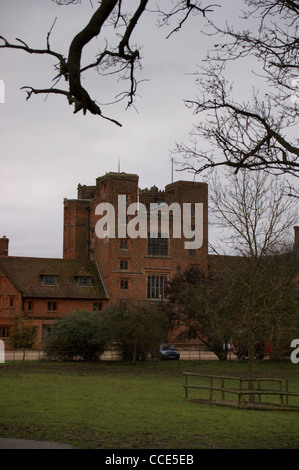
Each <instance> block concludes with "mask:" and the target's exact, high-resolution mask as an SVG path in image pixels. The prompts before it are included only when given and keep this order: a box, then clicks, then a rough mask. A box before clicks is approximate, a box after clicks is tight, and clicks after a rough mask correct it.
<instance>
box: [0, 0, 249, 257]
mask: <svg viewBox="0 0 299 470" xmlns="http://www.w3.org/2000/svg"><path fill="white" fill-rule="evenodd" d="M163 1H164V2H165V3H169V1H168V0H163ZM203 3H204V2H203ZM218 3H221V4H223V5H222V7H221V8H216V9H215V12H214V13H213V20H216V21H224V20H225V19H228V20H229V22H231V23H233V22H234V21H236V18H237V15H238V13H239V12H238V10H237V9H236V4H238V6H240V7H241V5H242V2H241V1H238V2H236V0H226V1H225V2H218ZM94 4H95V5H96V1H95V0H94ZM155 4H156V2H155V1H153V2H152V5H153V8H154V7H155ZM0 8H1V16H0V35H3V36H4V37H6V38H7V39H8V40H9V41H11V42H14V41H15V38H16V37H18V38H21V39H22V40H24V41H25V42H27V43H28V44H29V45H30V46H31V47H36V48H40V47H44V46H45V45H46V35H47V32H48V31H49V29H50V27H51V25H52V23H53V21H54V19H55V17H57V21H56V24H55V27H54V28H53V31H52V35H51V38H50V42H51V47H52V49H53V50H55V51H57V52H61V53H63V54H64V55H67V50H68V46H69V43H70V41H71V39H72V37H73V35H74V34H76V33H77V32H78V31H79V30H80V29H81V28H83V27H84V26H85V24H86V22H87V21H88V19H89V18H90V16H91V15H92V9H91V5H90V2H89V1H87V0H82V4H81V5H77V6H74V5H70V6H65V7H59V6H57V5H56V4H55V3H54V2H52V1H50V0H26V2H25V1H24V0H1V7H0ZM156 22H157V16H156V15H154V14H150V13H148V15H147V16H146V17H144V18H143V19H142V21H140V23H139V24H138V29H137V30H136V33H135V37H136V42H137V43H138V44H140V45H141V46H143V49H142V54H143V56H144V58H143V60H142V65H143V70H142V71H141V73H140V75H139V77H138V78H140V79H144V80H147V79H148V80H149V81H144V82H142V83H141V84H140V86H139V90H138V93H139V97H138V99H137V101H136V107H137V111H136V110H135V109H133V108H130V109H129V110H125V105H126V103H125V102H122V103H120V104H118V105H116V106H115V107H107V108H106V107H105V106H102V109H103V113H104V114H108V115H109V116H111V117H112V118H115V119H117V120H120V122H121V123H122V124H123V127H122V128H119V127H117V126H115V125H114V124H112V123H111V122H109V121H105V120H103V119H101V118H100V117H97V116H91V115H90V114H88V115H86V116H83V115H82V114H76V115H74V114H73V113H72V109H71V107H70V106H69V105H68V104H67V101H66V99H65V98H64V97H60V96H56V95H52V96H49V97H48V98H47V100H46V101H45V97H44V96H42V95H38V96H36V95H35V96H32V98H31V99H30V100H29V101H26V92H25V91H24V90H20V88H21V87H22V86H24V85H32V86H35V87H37V88H39V87H40V88H44V87H49V86H51V84H52V82H51V80H52V78H53V76H54V69H53V65H54V63H55V60H51V59H49V58H48V57H43V56H33V55H32V56H30V55H29V54H27V53H25V52H22V51H13V50H3V49H1V50H0V79H2V80H4V83H5V87H6V88H5V90H6V93H5V103H4V104H0V120H1V140H0V170H1V173H0V174H1V185H0V200H1V204H0V236H2V235H6V236H7V237H9V238H10V254H11V255H16V256H41V257H61V256H62V237H63V199H64V198H65V197H66V198H74V197H76V190H77V185H78V183H81V184H94V183H95V179H96V178H97V177H98V176H101V175H103V174H105V173H106V172H109V171H117V169H118V161H119V160H120V166H121V171H125V172H129V173H137V174H138V175H139V178H140V179H139V186H140V187H141V188H144V187H151V186H153V185H156V186H158V187H159V188H160V189H163V188H164V186H165V185H166V184H168V183H170V181H171V161H170V150H171V149H172V148H173V147H174V144H175V141H184V140H185V141H186V140H187V138H188V134H189V132H190V130H191V127H192V124H195V122H196V118H195V117H194V116H193V114H192V111H190V110H188V109H187V108H186V107H185V105H184V103H183V99H193V98H195V96H196V94H197V90H196V86H195V83H194V82H195V77H194V76H192V75H190V74H191V73H192V72H194V71H195V70H196V68H197V67H196V66H197V64H200V62H201V61H202V60H203V59H204V57H205V55H206V52H207V49H208V48H209V47H210V46H211V45H213V43H214V41H215V39H214V38H213V37H209V36H206V35H203V34H202V32H201V30H203V29H204V28H205V20H204V19H203V18H201V17H200V16H197V17H192V18H191V19H190V21H189V23H188V22H187V23H186V24H185V26H184V27H183V28H182V30H181V31H180V32H179V33H176V34H173V35H172V36H171V37H170V38H169V39H168V40H166V39H165V37H166V35H167V33H168V32H169V30H167V29H165V28H160V29H158V28H157V27H156ZM108 34H109V31H108V30H107V35H108ZM93 47H95V50H98V46H97V45H96V44H95V46H94V45H91V47H90V49H92V48H93ZM90 53H91V51H90ZM86 54H87V56H88V54H89V49H88V48H87V51H86ZM84 59H85V57H84ZM84 59H83V63H85V62H84ZM85 60H86V61H87V58H86V59H85ZM232 71H233V78H234V80H235V82H236V83H237V87H238V88H239V93H240V94H244V95H245V94H246V93H247V92H249V90H248V84H247V81H246V73H247V72H246V71H245V70H241V69H240V68H239V67H235V68H233V69H232ZM84 80H86V82H87V83H88V90H89V92H90V94H91V96H92V98H93V99H97V100H98V101H99V102H100V103H102V102H109V101H111V100H113V98H114V96H115V95H116V94H117V93H118V91H119V90H120V89H119V88H117V86H116V87H114V85H112V82H111V77H107V78H106V79H104V80H103V79H102V78H101V77H99V76H98V75H97V73H96V72H94V71H90V72H89V73H88V74H87V73H86V75H85V78H84ZM114 83H115V81H114ZM120 85H122V84H120ZM177 179H187V180H192V179H193V175H192V174H189V173H185V172H184V173H175V174H174V180H177ZM202 179H203V178H202V177H201V178H197V181H200V180H202Z"/></svg>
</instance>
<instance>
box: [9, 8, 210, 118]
mask: <svg viewBox="0 0 299 470" xmlns="http://www.w3.org/2000/svg"><path fill="white" fill-rule="evenodd" d="M52 1H55V2H56V3H57V4H58V5H69V4H77V3H80V0H52ZM90 3H91V5H92V8H93V10H92V11H93V13H92V16H91V18H90V21H89V22H88V24H87V25H86V26H85V27H84V28H83V29H82V30H81V31H79V32H78V34H76V35H75V37H74V38H73V40H72V41H71V43H70V45H69V49H68V55H67V57H65V56H64V54H63V53H61V52H57V51H54V50H52V48H51V45H50V36H51V33H52V30H53V26H54V24H53V25H52V27H51V29H50V31H49V32H48V34H47V45H46V48H35V47H32V46H30V45H28V44H27V43H26V42H25V41H23V40H22V39H18V38H17V39H16V42H15V43H11V42H10V41H8V40H7V39H6V38H4V37H3V36H0V40H1V43H2V44H1V45H0V48H10V49H16V50H22V51H25V52H27V53H29V54H40V55H47V56H49V57H52V58H53V57H54V58H55V59H57V63H56V65H55V77H54V79H53V80H54V82H55V83H54V85H53V86H50V87H46V88H42V89H38V88H34V87H31V86H25V87H23V88H25V89H27V93H28V96H27V99H28V98H30V97H31V96H32V94H46V95H48V94H58V95H63V96H65V97H66V98H67V100H68V102H69V104H70V105H73V106H74V112H75V113H77V112H78V111H81V110H82V111H83V113H84V114H85V113H86V112H87V111H88V112H90V113H91V114H94V115H99V116H101V117H102V118H105V119H109V120H110V121H112V122H114V123H115V124H117V125H119V126H120V125H121V124H120V123H119V122H118V121H117V120H115V119H112V118H110V117H107V116H104V115H103V114H102V110H101V108H100V106H99V104H98V102H97V101H96V100H94V99H92V97H91V96H90V94H89V92H88V90H86V88H84V86H83V85H82V80H81V78H82V74H83V73H85V72H87V71H89V70H90V69H96V70H98V71H99V72H100V73H105V74H108V73H110V74H111V75H114V76H116V77H117V79H121V80H127V81H129V84H130V85H129V89H128V90H125V91H123V92H122V93H120V95H119V96H118V97H117V99H118V100H120V99H125V98H126V99H127V100H128V106H131V105H133V102H134V99H135V96H136V90H137V85H138V81H137V79H136V69H138V68H139V67H140V66H141V54H140V47H139V46H136V45H133V44H132V35H133V33H134V31H135V30H136V27H137V23H138V21H139V20H140V18H141V17H142V15H144V14H145V12H149V9H148V3H149V1H148V0H139V1H138V2H130V1H126V0H101V1H100V2H98V3H99V4H100V5H99V6H97V8H95V9H94V5H93V2H92V1H91V2H90ZM136 3H137V5H136ZM201 3H202V2H199V1H198V0H194V1H193V2H192V1H190V0H176V1H174V2H173V6H172V8H171V9H170V10H169V11H162V10H161V9H160V8H159V7H157V8H156V10H155V12H154V13H156V15H158V17H159V18H160V23H161V24H169V23H170V24H171V23H172V20H173V18H178V25H177V26H176V27H173V31H177V30H179V29H180V28H181V27H182V25H183V24H184V22H185V21H186V20H187V19H188V17H189V15H190V14H191V13H192V14H194V13H195V14H196V13H199V14H201V15H203V16H205V15H206V14H207V13H208V12H210V11H212V8H211V7H212V6H211V5H209V6H206V7H202V6H201ZM132 4H134V6H132ZM162 4H163V2H162ZM105 26H110V30H111V29H112V28H113V29H114V32H115V34H114V37H113V41H114V45H110V44H109V42H108V40H107V39H106V38H105V35H104V32H103V29H104V27H105ZM95 38H96V39H97V40H98V41H100V40H101V39H105V41H104V42H105V47H104V48H102V50H101V51H100V52H99V53H98V54H97V55H96V57H95V58H94V61H92V62H90V63H89V64H87V65H82V54H83V50H84V48H85V46H86V45H87V44H89V43H90V42H91V41H92V40H93V39H95ZM113 41H111V43H112V42H113ZM61 79H64V80H65V82H66V83H67V87H66V88H65V87H61V88H58V87H57V84H58V82H60V80H61ZM99 88H100V87H99Z"/></svg>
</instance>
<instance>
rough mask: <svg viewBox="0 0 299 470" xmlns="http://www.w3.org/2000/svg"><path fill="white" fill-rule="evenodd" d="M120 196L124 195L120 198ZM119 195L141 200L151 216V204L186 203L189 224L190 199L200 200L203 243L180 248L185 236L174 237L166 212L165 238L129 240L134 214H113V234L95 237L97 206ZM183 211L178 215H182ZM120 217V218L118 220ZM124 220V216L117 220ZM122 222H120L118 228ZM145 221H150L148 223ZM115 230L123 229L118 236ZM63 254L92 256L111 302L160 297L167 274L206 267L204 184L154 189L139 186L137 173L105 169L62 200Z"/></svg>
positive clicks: (114, 203)
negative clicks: (75, 195)
mask: <svg viewBox="0 0 299 470" xmlns="http://www.w3.org/2000/svg"><path fill="white" fill-rule="evenodd" d="M119 197H120V198H123V199H119ZM119 200H123V201H125V204H126V207H127V208H128V207H129V205H130V204H132V203H138V204H144V206H145V207H146V208H147V209H148V218H149V217H150V215H149V213H150V211H149V208H150V204H162V203H165V204H167V206H168V207H170V205H171V204H172V203H178V204H179V205H180V206H181V207H182V205H183V204H184V203H190V209H191V224H194V222H193V221H192V218H193V215H192V214H193V212H192V209H193V207H194V204H195V203H202V204H203V243H202V246H201V248H199V249H185V248H184V243H185V241H186V240H185V239H184V238H183V237H181V238H174V237H173V214H172V213H171V212H170V213H169V238H163V237H162V236H161V227H160V223H159V227H158V233H157V238H152V237H150V236H148V237H147V238H135V239H132V238H130V237H129V236H125V230H122V229H124V228H125V227H126V226H127V224H129V223H130V220H132V218H133V216H132V215H128V216H125V217H120V218H118V217H116V218H115V220H116V227H115V238H112V237H105V238H102V239H101V238H99V237H98V236H97V234H96V223H97V220H98V219H99V216H97V215H96V214H95V212H96V207H97V206H98V204H101V203H109V204H112V206H113V207H114V208H117V207H118V204H119ZM181 215H182V214H181ZM118 219H119V220H118ZM122 219H123V220H122ZM121 224H123V225H124V227H119V225H121ZM148 225H149V224H148ZM119 230H121V231H122V232H123V234H124V236H123V237H122V238H120V237H119V236H118V234H119ZM63 257H64V259H78V258H85V259H91V260H95V261H96V262H97V263H98V266H99V267H100V271H101V275H102V278H103V281H104V284H105V286H106V289H107V291H108V294H109V298H110V302H119V301H122V300H123V301H124V300H126V301H146V300H158V299H161V298H163V297H164V291H165V287H166V282H167V279H168V278H170V277H171V276H173V274H175V273H177V272H178V271H180V270H182V271H183V270H185V269H186V268H187V267H188V266H190V265H197V266H200V268H201V269H202V270H203V271H207V269H208V185H207V184H206V183H192V182H188V181H178V182H175V183H172V184H169V185H167V186H166V188H165V190H164V191H159V190H158V188H156V187H155V186H154V187H152V188H151V189H143V190H140V189H139V188H138V176H137V175H133V174H127V173H108V174H106V175H105V176H102V177H99V178H97V180H96V185H95V186H81V185H79V186H78V198H77V199H65V200H64V244H63Z"/></svg>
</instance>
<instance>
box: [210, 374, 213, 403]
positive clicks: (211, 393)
mask: <svg viewBox="0 0 299 470" xmlns="http://www.w3.org/2000/svg"><path fill="white" fill-rule="evenodd" d="M212 400H213V377H210V403H212Z"/></svg>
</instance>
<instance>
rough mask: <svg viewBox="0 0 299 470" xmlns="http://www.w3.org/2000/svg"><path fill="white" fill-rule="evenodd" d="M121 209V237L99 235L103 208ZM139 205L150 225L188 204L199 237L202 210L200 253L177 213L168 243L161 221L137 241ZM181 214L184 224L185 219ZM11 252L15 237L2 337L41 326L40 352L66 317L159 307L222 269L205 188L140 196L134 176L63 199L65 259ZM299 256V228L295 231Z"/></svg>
mask: <svg viewBox="0 0 299 470" xmlns="http://www.w3.org/2000/svg"><path fill="white" fill-rule="evenodd" d="M120 202H121V203H122V204H123V205H124V209H125V210H124V211H122V212H121V214H120V216H119V213H118V214H117V213H116V212H115V218H114V221H115V227H114V229H115V233H113V234H112V233H110V236H108V235H106V236H103V237H100V236H98V235H99V234H98V231H97V226H98V223H99V221H100V220H101V217H102V216H105V215H104V212H103V213H102V215H99V211H98V208H99V206H101V205H103V204H104V205H105V204H106V205H110V206H111V207H113V208H115V209H119V204H120ZM134 203H135V204H136V208H138V207H139V208H140V207H141V205H143V207H145V209H146V210H147V222H149V220H150V210H149V209H150V207H152V206H150V205H155V204H156V205H159V207H160V208H161V207H163V204H164V206H167V207H168V208H169V209H170V208H171V205H172V204H177V205H178V206H179V207H183V205H185V207H187V209H188V210H189V219H188V220H189V222H190V227H191V229H192V230H194V229H195V228H196V227H195V225H196V212H195V211H194V208H195V205H196V204H198V203H199V204H200V205H201V207H202V219H201V227H200V228H201V229H202V243H201V244H200V247H199V248H186V245H185V242H186V239H185V238H184V236H181V237H177V236H176V234H175V233H174V226H175V225H174V222H175V220H174V218H175V216H174V213H173V212H172V211H169V225H168V227H167V229H168V230H167V232H168V236H167V237H164V236H163V230H162V226H161V220H159V219H158V220H159V223H158V226H157V232H156V235H155V237H152V236H149V233H148V232H146V234H145V237H136V238H132V237H131V236H129V235H128V233H127V232H128V230H127V229H128V227H129V226H130V224H132V223H133V222H134V217H135V215H136V214H135V212H134V211H133V212H130V206H131V205H132V204H134ZM105 207H106V206H105ZM131 207H132V206H131ZM180 215H181V219H180V220H181V222H180V223H182V222H183V215H184V212H183V211H181V214H180ZM107 233H108V232H107ZM112 235H114V236H112ZM164 235H165V233H164ZM8 245H9V240H8V238H6V237H3V238H1V239H0V338H1V339H3V340H4V341H7V343H8V339H9V334H10V332H11V329H12V328H13V325H14V322H15V320H16V318H17V316H18V315H21V316H24V318H26V319H28V320H30V322H31V323H32V324H33V325H35V326H36V328H37V346H40V345H41V341H42V339H43V338H44V337H45V335H46V334H47V331H48V330H49V328H50V325H51V323H52V322H53V321H54V320H55V319H56V318H58V317H60V316H62V315H65V314H68V313H71V312H74V311H76V310H79V309H87V310H90V311H94V310H99V309H101V308H102V307H103V306H104V305H106V304H108V303H109V304H111V303H118V302H121V301H128V302H130V301H133V302H158V301H159V300H160V299H163V298H164V296H165V288H166V284H167V281H168V279H170V278H171V277H172V276H174V275H175V274H178V273H180V272H183V271H184V270H186V269H187V268H188V267H191V266H196V267H199V268H200V270H201V271H203V272H206V273H207V272H208V270H213V269H215V266H216V265H218V264H217V263H218V262H219V260H217V259H216V258H217V257H216V258H215V256H212V255H209V254H208V185H207V184H206V183H196V182H189V181H177V182H174V183H171V184H168V185H167V186H166V187H165V189H164V190H163V191H160V190H158V188H157V187H155V186H153V187H152V188H150V189H147V188H146V189H140V188H139V185H138V176H137V175H135V174H127V173H113V172H110V173H107V174H106V175H103V176H101V177H99V178H97V179H96V184H95V185H94V186H86V185H81V184H79V185H78V188H77V198H76V199H65V200H64V231H63V259H49V258H24V257H11V256H9V253H8V249H9V246H8ZM295 250H296V252H297V253H298V254H299V227H295ZM215 263H216V264H215ZM217 269H219V268H217ZM298 276H299V272H298ZM297 280H298V281H299V277H298V279H297Z"/></svg>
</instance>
